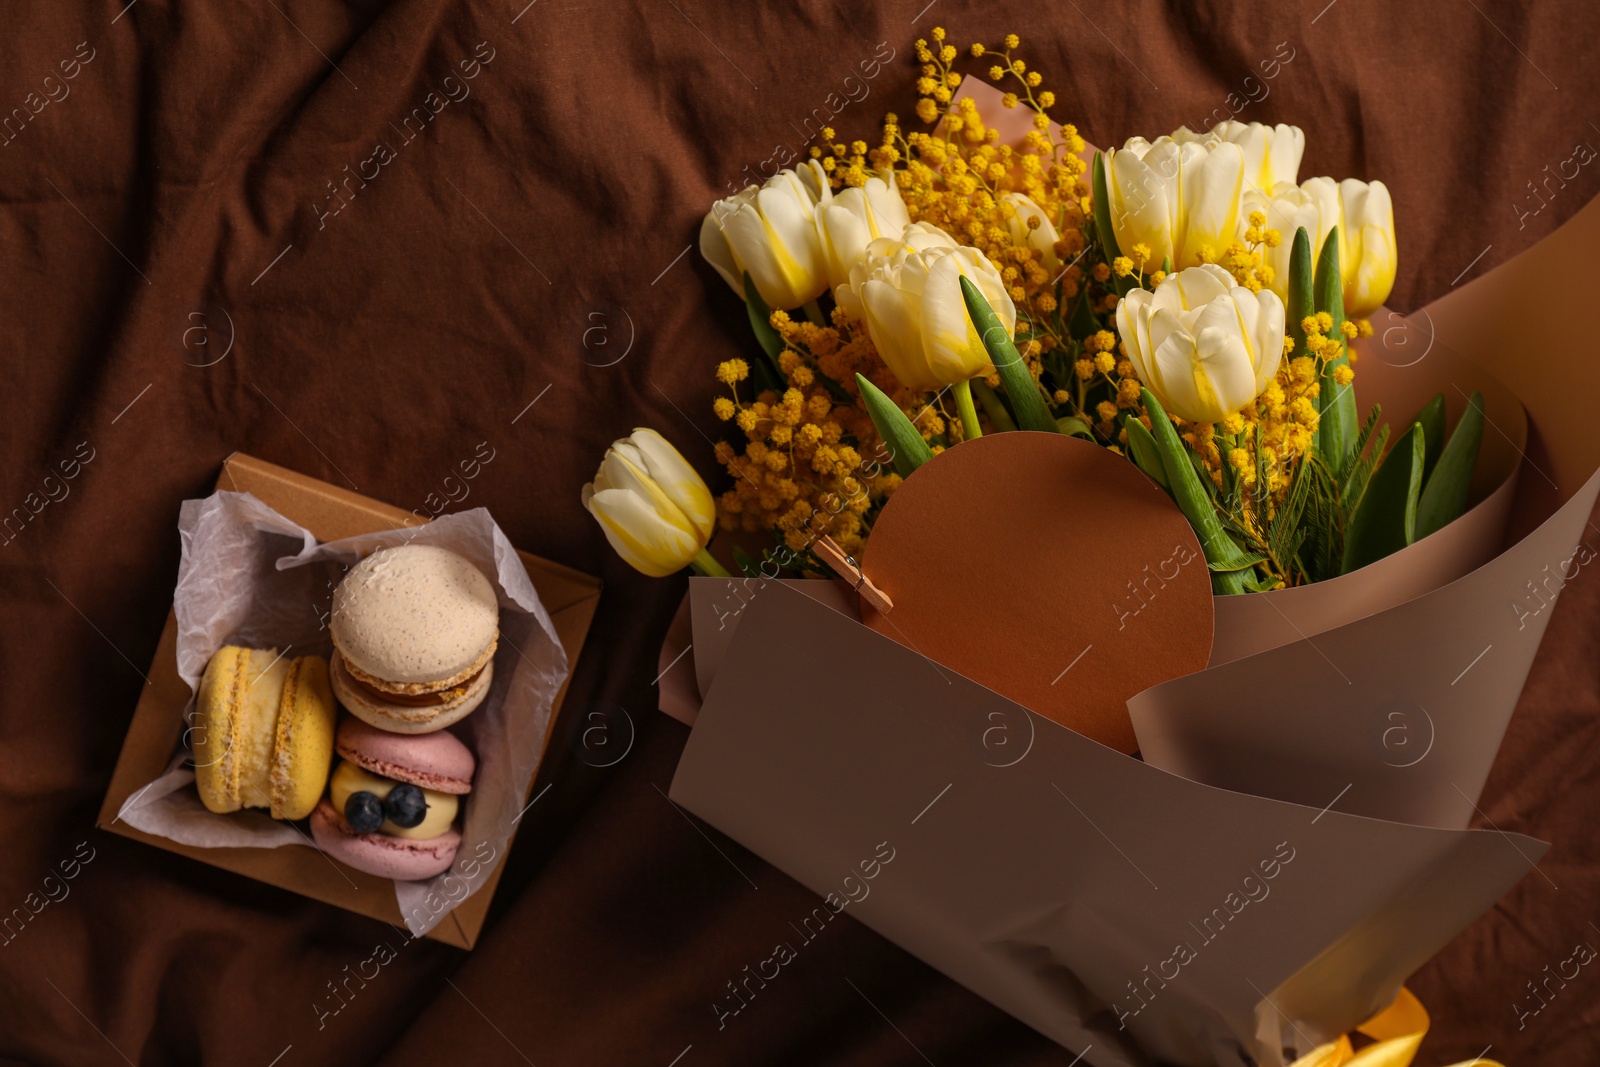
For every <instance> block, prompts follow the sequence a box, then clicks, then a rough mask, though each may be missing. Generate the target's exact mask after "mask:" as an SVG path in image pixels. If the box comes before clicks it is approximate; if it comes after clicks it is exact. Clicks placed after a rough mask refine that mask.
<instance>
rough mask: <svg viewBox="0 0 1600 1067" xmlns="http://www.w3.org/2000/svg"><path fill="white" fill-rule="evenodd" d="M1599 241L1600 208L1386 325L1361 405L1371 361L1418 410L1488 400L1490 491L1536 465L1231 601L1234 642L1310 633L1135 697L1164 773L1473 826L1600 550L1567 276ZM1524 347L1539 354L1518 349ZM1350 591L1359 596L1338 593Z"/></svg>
mask: <svg viewBox="0 0 1600 1067" xmlns="http://www.w3.org/2000/svg"><path fill="white" fill-rule="evenodd" d="M1597 242H1600V201H1596V202H1592V203H1590V204H1589V205H1588V206H1587V207H1585V208H1584V209H1583V211H1581V212H1580V213H1579V214H1578V215H1577V216H1576V217H1575V218H1573V219H1572V220H1571V221H1569V222H1568V223H1567V224H1566V225H1565V226H1563V227H1562V228H1561V229H1560V230H1558V231H1557V232H1556V233H1554V234H1552V235H1551V236H1550V237H1549V238H1547V239H1546V240H1544V241H1542V242H1540V243H1539V244H1538V245H1536V246H1535V247H1534V248H1532V249H1530V250H1528V251H1527V252H1525V253H1523V254H1522V255H1521V256H1519V257H1517V258H1516V259H1514V260H1512V261H1511V262H1509V263H1506V264H1504V265H1502V266H1500V267H1498V268H1496V269H1495V270H1493V271H1491V272H1489V273H1488V274H1486V275H1484V276H1483V277H1481V278H1479V279H1478V280H1476V281H1474V282H1472V283H1471V284H1470V285H1468V286H1466V287H1464V288H1463V289H1462V290H1461V291H1459V292H1456V293H1452V294H1450V295H1449V296H1447V297H1445V298H1444V299H1442V300H1439V301H1437V302H1436V303H1434V304H1431V305H1429V306H1428V307H1426V308H1423V309H1422V310H1420V311H1418V312H1417V313H1416V314H1415V315H1413V316H1411V317H1410V319H1408V320H1404V321H1399V322H1398V324H1397V325H1392V326H1385V325H1384V324H1383V323H1381V322H1377V323H1375V324H1374V325H1375V327H1376V329H1375V336H1374V338H1373V340H1374V341H1375V342H1377V344H1376V345H1375V346H1369V351H1368V354H1367V357H1366V358H1364V359H1362V360H1361V361H1360V362H1359V363H1358V364H1357V367H1358V372H1357V378H1356V387H1357V390H1358V395H1360V396H1361V398H1362V401H1363V402H1365V400H1366V394H1365V393H1361V392H1360V390H1361V389H1362V387H1363V383H1364V381H1365V380H1366V378H1367V376H1368V375H1369V372H1370V371H1372V370H1378V371H1379V372H1380V374H1379V375H1375V376H1377V377H1380V381H1381V382H1382V384H1383V385H1384V386H1386V387H1391V388H1403V389H1407V390H1409V391H1410V399H1411V400H1418V399H1419V398H1421V397H1423V396H1424V395H1425V394H1429V393H1431V392H1433V391H1436V390H1440V389H1442V390H1443V391H1444V392H1445V396H1446V398H1447V400H1450V401H1452V408H1453V409H1454V412H1453V414H1454V413H1458V412H1459V410H1460V408H1461V407H1462V406H1463V405H1464V403H1465V398H1466V396H1467V395H1468V394H1470V393H1471V391H1472V390H1473V389H1475V388H1480V389H1483V390H1484V394H1485V399H1486V401H1488V403H1487V405H1486V413H1487V426H1486V429H1485V431H1484V454H1483V456H1482V458H1481V460H1480V463H1479V467H1478V472H1477V477H1478V482H1479V484H1480V485H1482V484H1483V483H1484V482H1486V481H1488V482H1492V481H1493V479H1494V477H1495V476H1496V475H1497V474H1498V472H1499V471H1500V470H1501V469H1502V468H1501V464H1502V463H1503V461H1504V459H1505V453H1506V450H1507V449H1508V448H1511V449H1514V454H1515V456H1516V458H1517V459H1518V460H1519V461H1520V462H1521V470H1520V472H1519V473H1518V475H1517V477H1516V478H1515V479H1514V480H1513V481H1509V482H1506V483H1504V484H1502V485H1501V486H1500V487H1499V488H1498V489H1496V490H1495V491H1494V492H1492V493H1491V494H1490V496H1489V497H1488V499H1487V500H1485V501H1484V502H1483V503H1481V504H1479V505H1478V507H1477V508H1476V509H1474V511H1473V512H1472V513H1470V514H1469V515H1467V516H1466V517H1465V518H1463V519H1462V520H1460V522H1458V523H1456V524H1452V526H1450V527H1446V528H1445V529H1444V530H1441V531H1440V532H1439V533H1438V534H1436V535H1434V536H1433V537H1429V538H1426V539H1424V540H1422V541H1420V542H1418V543H1417V544H1415V545H1412V546H1411V547H1410V548H1407V549H1405V550H1404V551H1402V552H1400V553H1397V554H1396V555H1394V556H1392V557H1389V558H1388V559H1385V560H1382V561H1380V562H1379V563H1377V564H1374V565H1373V566H1371V567H1366V568H1363V569H1362V570H1360V571H1357V572H1355V573H1353V574H1351V575H1347V576H1346V577H1344V578H1340V579H1336V580H1335V581H1333V582H1328V583H1323V584H1321V585H1315V586H1311V587H1308V588H1307V589H1304V590H1299V589H1294V590H1285V591H1284V592H1283V593H1278V594H1266V595H1252V596H1241V597H1227V598H1221V599H1219V601H1218V613H1217V616H1218V635H1219V636H1218V639H1219V642H1220V641H1221V640H1222V637H1221V635H1222V633H1223V629H1224V620H1227V621H1228V624H1230V625H1234V624H1236V625H1238V626H1239V627H1241V628H1245V629H1251V630H1256V631H1262V632H1266V631H1271V630H1272V629H1273V628H1274V627H1276V628H1277V631H1278V632H1279V633H1280V634H1281V633H1282V632H1284V631H1285V630H1288V631H1290V632H1295V631H1296V630H1299V631H1303V632H1304V633H1305V634H1306V637H1307V639H1306V640H1294V641H1292V643H1288V644H1282V645H1281V647H1277V648H1273V649H1271V650H1270V651H1267V652H1264V653H1262V654H1259V655H1254V656H1249V657H1247V658H1240V659H1234V660H1233V661H1232V662H1224V663H1223V664H1222V665H1221V666H1218V667H1213V668H1212V669H1210V670H1207V671H1203V672H1201V673H1199V674H1193V675H1189V676H1187V677H1184V678H1179V679H1177V680H1176V681H1172V682H1168V683H1166V684H1165V685H1160V686H1157V687H1155V688H1153V689H1149V690H1146V691H1145V692H1143V693H1141V694H1139V695H1138V696H1137V697H1135V698H1134V699H1133V700H1131V701H1129V705H1128V706H1129V710H1130V712H1131V714H1132V716H1133V722H1134V729H1135V732H1136V733H1137V734H1138V737H1139V742H1140V750H1141V752H1142V754H1143V756H1144V758H1145V759H1146V760H1147V761H1148V762H1150V763H1151V764H1152V765H1154V766H1158V767H1162V768H1165V769H1166V770H1169V771H1171V772H1173V773H1174V774H1181V775H1183V776H1185V777H1188V778H1192V779H1194V780H1196V781H1202V782H1207V783H1209V784H1211V785H1216V786H1220V787H1222V788H1225V789H1236V790H1240V791H1243V792H1248V793H1255V794H1258V795H1261V796H1271V797H1276V798H1278V799H1281V800H1292V801H1297V802H1299V803H1316V804H1321V803H1326V798H1327V797H1330V796H1332V795H1333V794H1334V793H1337V792H1340V791H1341V790H1347V792H1346V793H1345V795H1344V796H1343V797H1342V798H1341V799H1340V801H1339V807H1340V809H1341V810H1344V811H1352V812H1357V813H1360V814H1364V815H1371V816H1373V817H1375V818H1385V819H1397V820H1402V821H1406V822H1415V823H1421V824H1425V825H1430V826H1441V827H1461V826H1466V825H1467V824H1468V822H1469V821H1470V819H1471V818H1472V814H1473V810H1474V805H1475V804H1476V802H1477V799H1478V795H1479V793H1480V792H1481V791H1482V789H1483V783H1484V782H1485V781H1486V780H1487V778H1488V776H1489V769H1490V767H1491V765H1492V764H1493V763H1494V756H1495V753H1496V751H1497V750H1498V749H1499V746H1500V739H1501V737H1502V736H1503V735H1504V733H1505V728H1506V724H1507V723H1508V722H1509V721H1510V717H1511V712H1512V710H1513V709H1514V708H1515V706H1516V702H1517V697H1518V695H1519V694H1520V693H1521V691H1522V685H1523V682H1524V681H1525V680H1526V679H1527V675H1528V670H1529V668H1530V667H1531V666H1532V664H1533V657H1534V654H1535V653H1536V652H1537V651H1538V648H1539V641H1540V639H1541V638H1542V637H1543V635H1544V629H1545V626H1546V625H1548V624H1549V621H1550V617H1551V615H1552V614H1553V611H1554V606H1555V601H1556V599H1557V597H1558V596H1559V594H1560V592H1561V589H1562V587H1563V586H1564V585H1565V584H1566V582H1568V581H1571V580H1572V579H1574V578H1575V577H1577V576H1578V574H1579V573H1580V571H1581V570H1582V568H1583V567H1584V566H1585V565H1587V563H1589V562H1590V561H1592V560H1593V558H1594V550H1593V547H1592V545H1590V544H1586V543H1585V541H1584V538H1585V537H1586V535H1587V533H1588V532H1589V531H1588V529H1587V525H1588V521H1589V514H1590V511H1591V510H1592V508H1593V507H1594V502H1595V497H1596V493H1597V492H1600V476H1597V475H1596V473H1595V472H1596V468H1597V467H1600V433H1597V432H1596V431H1595V429H1594V419H1593V416H1592V414H1591V413H1590V411H1589V410H1588V409H1589V407H1590V406H1591V404H1592V402H1593V398H1595V397H1596V396H1600V367H1597V365H1596V361H1595V360H1594V358H1593V357H1592V356H1591V355H1590V352H1589V349H1590V348H1591V347H1592V345H1591V343H1590V342H1589V341H1588V339H1587V337H1586V332H1587V326H1586V322H1585V318H1586V312H1587V309H1588V308H1590V307H1592V306H1593V303H1594V293H1593V290H1594V289H1595V285H1594V283H1593V281H1592V280H1585V279H1584V278H1582V277H1580V274H1581V272H1575V271H1572V270H1570V269H1568V265H1569V264H1571V263H1573V262H1578V261H1580V259H1581V258H1582V257H1584V256H1588V255H1591V254H1592V251H1593V249H1594V247H1595V246H1596V243H1597ZM1397 321H1398V320H1397ZM1467 352H1482V353H1486V354H1489V355H1491V356H1494V357H1497V362H1496V367H1495V370H1496V372H1497V374H1498V375H1499V376H1501V377H1502V378H1503V379H1504V380H1505V382H1506V384H1507V387H1508V388H1509V389H1510V390H1511V391H1512V392H1514V393H1515V394H1516V395H1517V396H1518V397H1520V398H1521V399H1522V403H1523V405H1524V406H1525V407H1526V410H1527V424H1528V427H1529V429H1528V432H1527V433H1526V434H1523V433H1522V432H1519V431H1520V430H1521V427H1522V425H1523V423H1522V420H1521V419H1520V418H1517V417H1516V415H1517V412H1515V411H1510V412H1508V411H1506V410H1505V404H1504V397H1503V396H1502V395H1501V394H1500V393H1498V392H1496V391H1493V390H1491V388H1490V386H1491V384H1492V383H1491V382H1490V380H1489V379H1488V378H1487V376H1486V375H1485V373H1484V372H1483V371H1482V370H1481V369H1479V368H1478V367H1476V366H1475V365H1474V364H1473V363H1472V362H1471V361H1470V360H1468V359H1467V358H1466V356H1465V355H1464V353H1467ZM1510 353H1527V354H1528V355H1527V358H1522V359H1512V358H1503V357H1505V356H1507V355H1508V354H1510ZM1400 364H1409V365H1407V366H1404V367H1401V366H1399V365H1400ZM1389 410H1391V411H1392V410H1393V409H1389ZM1401 410H1405V411H1408V412H1409V411H1410V410H1411V409H1410V408H1402V409H1401ZM1404 417H1408V416H1402V418H1404ZM1524 440H1525V441H1526V448H1525V449H1524V447H1523V442H1524ZM1513 488H1514V489H1515V496H1514V497H1513V496H1512V490H1513ZM1502 506H1504V507H1505V508H1506V509H1507V511H1508V517H1509V520H1510V526H1511V535H1510V539H1509V540H1511V541H1512V544H1511V547H1510V548H1508V549H1507V550H1506V551H1504V552H1501V553H1499V554H1498V555H1496V556H1495V557H1494V558H1493V559H1492V560H1491V561H1489V562H1487V563H1485V564H1484V565H1483V566H1480V567H1478V568H1476V569H1475V570H1472V571H1471V572H1470V573H1467V574H1465V576H1462V577H1459V578H1456V579H1455V580H1453V581H1451V580H1448V579H1450V578H1452V577H1454V575H1452V574H1451V572H1452V571H1453V570H1455V569H1457V568H1458V567H1459V566H1460V565H1461V564H1463V563H1465V562H1467V561H1469V560H1470V559H1471V558H1472V557H1473V555H1474V554H1476V553H1477V552H1478V551H1480V548H1481V545H1477V544H1469V543H1468V542H1470V541H1474V540H1477V541H1481V540H1482V539H1483V538H1485V537H1487V536H1488V535H1489V534H1490V533H1492V532H1493V527H1492V525H1491V524H1490V523H1489V522H1488V518H1489V517H1490V513H1491V512H1493V511H1495V510H1498V509H1499V508H1501V507H1502ZM1457 526H1460V527H1461V529H1460V530H1457V529H1456V527H1457ZM1408 568H1411V570H1410V571H1409V573H1408ZM1419 576H1425V580H1424V577H1419ZM1441 576H1443V577H1445V578H1446V580H1447V582H1446V583H1438V579H1439V578H1440V577H1441ZM1391 578H1392V581H1393V588H1392V589H1389V590H1387V591H1386V590H1385V589H1384V588H1383V586H1384V585H1386V584H1388V582H1389V581H1390V580H1391ZM1432 583H1437V584H1432ZM1430 584H1431V588H1430V587H1429V586H1430ZM1324 586H1326V589H1324ZM1341 586H1342V587H1343V588H1344V589H1346V590H1359V591H1361V595H1360V596H1357V595H1356V594H1355V593H1354V592H1352V593H1351V594H1350V595H1351V601H1352V602H1351V603H1344V602H1338V601H1334V602H1332V603H1325V602H1323V601H1324V599H1326V600H1334V598H1333V597H1332V596H1331V595H1329V596H1327V597H1326V598H1324V594H1325V593H1326V594H1333V593H1337V592H1338V590H1339V587H1341ZM1418 586H1420V587H1421V588H1417V587H1418ZM1302 593H1303V594H1304V596H1303V597H1301V598H1300V599H1298V600H1290V599H1289V598H1288V597H1287V594H1302ZM1402 593H1404V594H1409V595H1408V596H1406V597H1405V598H1404V602H1403V603H1401V604H1400V605H1399V606H1397V607H1393V608H1391V609H1390V610H1387V611H1376V612H1373V613H1371V614H1368V615H1366V616H1364V617H1360V618H1355V619H1351V618H1350V617H1349V616H1350V614H1351V613H1352V612H1353V611H1354V610H1355V609H1356V608H1357V607H1358V606H1360V605H1361V604H1362V603H1365V602H1367V601H1368V600H1369V599H1370V600H1373V601H1382V600H1384V599H1389V600H1395V599H1401V595H1402ZM1233 602H1238V603H1233ZM1213 661H1214V662H1220V661H1221V658H1219V657H1216V656H1214V657H1213Z"/></svg>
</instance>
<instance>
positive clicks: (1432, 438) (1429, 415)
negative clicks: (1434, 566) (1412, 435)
mask: <svg viewBox="0 0 1600 1067" xmlns="http://www.w3.org/2000/svg"><path fill="white" fill-rule="evenodd" d="M1411 421H1412V422H1420V423H1421V424H1422V434H1423V437H1424V438H1425V439H1426V440H1427V443H1428V450H1427V452H1425V453H1424V454H1423V457H1422V491H1423V493H1427V491H1428V479H1429V478H1430V477H1432V476H1433V468H1434V465H1435V464H1437V463H1438V462H1439V454H1440V453H1441V452H1443V451H1444V440H1445V438H1444V394H1443V393H1435V394H1433V399H1432V400H1430V401H1428V402H1427V403H1426V404H1424V405H1422V410H1421V411H1419V412H1417V414H1416V416H1415V417H1414V418H1413V419H1412V420H1411ZM1417 536H1419V537H1421V536H1422V535H1421V534H1418V535H1417Z"/></svg>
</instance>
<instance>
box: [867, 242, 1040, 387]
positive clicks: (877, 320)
mask: <svg viewBox="0 0 1600 1067" xmlns="http://www.w3.org/2000/svg"><path fill="white" fill-rule="evenodd" d="M963 276H965V277H966V278H968V279H969V280H971V282H972V283H973V284H974V285H976V286H977V287H978V289H979V291H980V292H982V293H983V295H984V297H985V298H986V299H987V300H988V301H989V303H990V305H991V306H993V308H994V312H995V314H996V315H997V316H999V319H1000V321H1001V322H1002V323H1004V324H1005V328H1006V332H1007V333H1010V332H1012V331H1013V330H1015V329H1016V325H1017V310H1016V306H1015V305H1014V304H1012V302H1011V296H1010V294H1009V293H1007V292H1006V286H1005V282H1004V281H1002V280H1001V278H1000V272H999V271H998V270H996V269H995V267H994V264H993V263H990V262H989V258H988V257H987V256H985V255H984V254H983V253H982V252H980V251H978V250H977V249H976V248H969V247H966V246H964V245H958V244H956V242H955V240H954V239H953V238H952V237H950V235H949V234H947V233H945V232H944V231H943V230H940V229H938V228H936V227H934V226H931V225H929V224H928V223H925V222H917V223H912V224H911V225H910V226H908V227H906V230H905V233H904V234H903V235H902V237H901V239H900V240H898V241H894V240H889V239H887V238H884V239H880V240H877V241H873V242H872V243H871V244H870V245H868V246H867V254H866V258H865V259H863V260H862V261H861V262H859V263H857V264H856V265H855V267H854V268H853V269H852V270H851V272H850V284H849V285H847V286H842V287H841V288H840V289H839V290H838V292H837V293H836V294H835V295H836V296H837V297H838V300H839V306H840V307H842V308H844V309H845V310H846V311H849V312H850V313H851V314H853V315H855V316H857V317H858V318H862V319H865V320H866V323H867V333H868V334H869V335H870V336H871V337H872V344H873V346H874V347H876V348H877V350H878V354H879V355H880V356H882V357H883V361H884V362H885V363H887V364H888V365H889V369H890V370H892V371H894V375H895V377H896V378H899V379H900V381H901V382H902V383H904V384H905V385H906V386H908V387H910V388H912V389H923V390H935V389H942V388H944V387H945V386H947V385H956V384H957V383H961V382H966V381H967V380H968V379H971V378H976V377H978V376H980V375H987V374H991V373H993V371H994V367H993V366H992V365H991V364H990V362H989V353H988V351H987V350H986V349H985V348H984V347H983V340H982V338H980V337H979V336H978V332H977V330H975V329H973V327H972V321H971V319H969V318H968V317H967V304H966V300H965V299H964V298H963V297H962V295H961V278H962V277H963Z"/></svg>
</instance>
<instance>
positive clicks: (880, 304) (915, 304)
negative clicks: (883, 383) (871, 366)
mask: <svg viewBox="0 0 1600 1067" xmlns="http://www.w3.org/2000/svg"><path fill="white" fill-rule="evenodd" d="M858 292H859V294H860V296H861V303H862V305H863V306H864V307H865V309H866V318H867V333H868V335H869V336H870V337H871V338H872V344H873V347H875V348H877V350H878V355H879V356H881V357H883V361H884V362H885V363H887V364H888V365H889V369H890V370H891V371H893V372H894V376H895V377H896V378H898V379H900V381H901V383H902V384H904V385H906V386H908V387H910V388H912V389H938V388H940V387H941V386H940V383H939V382H938V381H937V380H936V379H935V378H934V376H933V371H932V369H931V368H930V367H929V366H928V362H927V358H926V356H925V355H924V350H923V346H922V326H921V322H920V320H919V315H918V312H919V305H920V303H921V300H920V294H917V293H910V292H906V291H904V290H902V289H899V288H897V287H896V286H894V285H893V284H891V283H890V282H888V281H885V280H884V279H882V278H879V277H872V278H869V279H867V281H866V283H865V284H864V285H862V286H861V288H860V289H859V290H858Z"/></svg>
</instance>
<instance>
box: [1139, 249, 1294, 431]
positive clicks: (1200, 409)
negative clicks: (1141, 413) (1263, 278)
mask: <svg viewBox="0 0 1600 1067" xmlns="http://www.w3.org/2000/svg"><path fill="white" fill-rule="evenodd" d="M1117 332H1118V333H1119V334H1121V335H1122V344H1123V346H1124V347H1125V348H1126V350H1127V353H1128V359H1129V360H1131V361H1132V362H1133V366H1134V369H1135V370H1136V371H1137V372H1138V375H1139V380H1140V381H1142V382H1144V384H1145V385H1146V386H1147V387H1148V388H1149V390H1150V391H1151V392H1152V393H1154V394H1155V396H1156V399H1157V400H1159V401H1161V404H1162V406H1163V407H1165V408H1166V409H1167V411H1169V412H1171V413H1172V414H1174V415H1177V416H1178V417H1179V418H1183V419H1188V420H1189V421H1191V422H1221V421H1222V419H1223V418H1225V417H1226V416H1228V415H1231V414H1233V413H1234V412H1236V411H1238V410H1239V409H1240V408H1242V407H1244V406H1245V405H1246V404H1248V403H1250V402H1251V401H1252V400H1254V399H1255V398H1256V397H1258V396H1260V395H1261V392H1262V391H1263V390H1264V389H1266V387H1267V383H1268V382H1270V381H1271V380H1272V376H1273V375H1274V374H1276V373H1277V372H1278V363H1279V362H1280V361H1281V360H1282V359H1283V301H1281V300H1279V299H1278V297H1277V295H1276V294H1274V293H1272V292H1271V291H1270V290H1262V291H1261V292H1260V293H1259V294H1258V293H1253V292H1251V291H1250V290H1249V289H1246V288H1244V287H1243V286H1241V285H1239V284H1238V283H1237V282H1235V281H1234V278H1233V275H1231V274H1229V273H1228V272H1227V271H1225V270H1223V269H1222V268H1221V267H1219V266H1217V265H1215V264H1213V263H1207V264H1204V265H1203V266H1199V267H1190V268H1189V269H1187V270H1182V271H1179V272H1177V273H1175V274H1171V275H1168V277H1167V278H1166V279H1165V280H1164V281H1162V283H1161V284H1160V285H1158V286H1156V290H1155V292H1154V293H1152V292H1150V291H1148V290H1145V289H1134V290H1132V291H1131V292H1129V293H1128V295H1127V296H1125V297H1123V298H1122V302H1121V303H1120V304H1118V305H1117Z"/></svg>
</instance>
